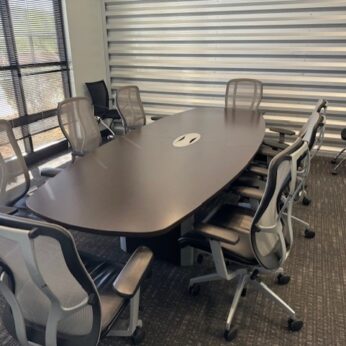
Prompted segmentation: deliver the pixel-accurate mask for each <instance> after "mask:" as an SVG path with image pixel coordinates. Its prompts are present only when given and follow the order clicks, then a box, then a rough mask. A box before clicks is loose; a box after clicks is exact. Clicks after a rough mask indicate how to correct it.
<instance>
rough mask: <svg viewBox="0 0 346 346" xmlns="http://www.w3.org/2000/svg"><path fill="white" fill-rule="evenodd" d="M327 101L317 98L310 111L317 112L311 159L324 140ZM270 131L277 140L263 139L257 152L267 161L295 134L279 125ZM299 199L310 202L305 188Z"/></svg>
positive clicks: (311, 145)
mask: <svg viewBox="0 0 346 346" xmlns="http://www.w3.org/2000/svg"><path fill="white" fill-rule="evenodd" d="M327 107H328V102H327V101H326V100H323V99H321V100H319V101H318V102H317V103H316V106H315V108H314V110H313V111H312V113H311V115H310V117H314V115H315V114H316V113H318V114H319V121H318V123H317V124H315V125H314V126H316V127H315V129H314V132H313V137H312V138H311V142H310V143H309V150H310V160H312V159H313V158H314V157H315V155H316V154H317V153H318V152H319V150H320V148H321V146H322V144H323V140H324V133H325V127H326V112H327ZM308 124H309V118H308V120H307V121H306V122H305V123H304V125H303V126H302V128H301V129H300V130H299V132H298V134H297V136H298V137H301V138H303V137H304V135H305V134H306V131H307V126H308ZM310 125H311V123H310ZM270 130H271V131H273V132H277V133H278V134H279V139H278V140H275V139H274V140H271V139H265V140H264V141H263V145H262V146H261V148H260V150H259V152H258V153H259V154H261V155H264V156H265V157H266V158H267V161H268V160H270V158H271V157H274V156H275V155H276V154H277V153H278V152H280V151H281V150H283V149H285V148H286V147H287V146H288V144H287V143H286V142H285V140H286V138H287V136H291V137H292V136H295V135H296V133H295V132H294V131H291V130H288V129H285V128H280V127H275V128H274V127H272V128H270ZM301 201H302V203H303V204H304V205H309V204H310V203H311V199H310V198H309V197H308V196H307V192H306V189H305V187H304V189H303V190H302V192H301ZM311 235H312V233H311Z"/></svg>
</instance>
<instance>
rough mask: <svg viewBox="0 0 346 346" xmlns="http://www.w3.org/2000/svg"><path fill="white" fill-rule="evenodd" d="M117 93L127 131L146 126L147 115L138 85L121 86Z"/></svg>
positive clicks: (117, 101)
mask: <svg viewBox="0 0 346 346" xmlns="http://www.w3.org/2000/svg"><path fill="white" fill-rule="evenodd" d="M115 95H116V103H117V108H118V110H119V112H120V115H121V117H122V118H123V122H124V126H125V130H126V132H128V131H130V130H133V129H136V128H138V127H141V126H144V125H145V124H146V117H145V113H144V108H143V104H142V100H141V96H140V93H139V89H138V87H136V86H134V85H129V86H125V87H122V88H119V89H117V91H116V94H115Z"/></svg>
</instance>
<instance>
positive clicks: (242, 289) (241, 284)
mask: <svg viewBox="0 0 346 346" xmlns="http://www.w3.org/2000/svg"><path fill="white" fill-rule="evenodd" d="M260 271H262V268H252V269H239V270H237V271H236V272H234V273H232V274H228V275H229V276H228V279H227V280H228V281H231V280H237V287H236V290H235V293H234V297H233V301H232V305H231V308H230V310H229V313H228V316H227V320H226V325H225V332H224V337H225V339H226V340H227V341H231V340H233V339H234V338H235V337H236V335H237V328H236V326H234V325H233V324H232V322H233V319H234V315H235V312H236V310H237V308H238V305H239V302H240V300H241V299H240V298H241V297H244V296H245V295H246V292H247V287H248V286H249V285H251V286H253V287H254V288H256V290H258V291H261V292H263V293H265V294H266V296H267V297H268V298H270V299H271V300H272V301H274V302H275V303H276V304H278V305H279V306H280V307H281V308H282V309H283V310H284V311H285V312H286V313H287V314H288V317H289V318H288V329H289V330H291V331H299V330H300V329H301V328H302V327H303V324H304V323H303V321H301V320H299V319H298V318H297V315H296V312H295V311H294V310H293V309H292V308H291V307H290V306H289V305H288V304H287V303H286V302H285V301H284V300H283V299H281V298H280V297H279V296H278V295H277V294H276V293H275V292H274V291H272V290H271V289H270V288H269V287H268V286H267V285H266V284H265V283H264V282H262V281H261V280H260V278H259V276H258V275H259V273H260ZM222 279H225V278H224V277H223V276H221V275H219V274H218V273H213V274H208V275H204V276H200V277H196V278H193V279H191V280H190V284H189V292H190V294H191V295H194V296H195V295H197V294H198V293H199V291H200V287H199V285H198V283H202V282H209V281H216V280H222Z"/></svg>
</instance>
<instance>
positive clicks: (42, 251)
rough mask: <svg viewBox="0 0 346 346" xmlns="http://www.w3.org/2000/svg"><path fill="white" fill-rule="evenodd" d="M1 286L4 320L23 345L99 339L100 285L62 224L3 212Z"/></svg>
mask: <svg viewBox="0 0 346 346" xmlns="http://www.w3.org/2000/svg"><path fill="white" fill-rule="evenodd" d="M0 238H1V239H0V269H1V274H0V279H1V280H0V281H1V282H0V289H1V293H2V295H3V296H4V297H5V299H6V302H7V304H8V308H7V310H6V311H5V314H4V317H3V319H4V323H5V326H6V327H7V329H8V330H9V331H10V332H11V334H12V335H14V336H15V337H16V338H17V339H18V341H19V342H20V344H21V345H28V344H29V343H28V341H31V342H35V343H37V344H41V345H65V346H72V345H85V346H94V345H96V344H97V343H98V340H99V337H100V326H101V308H100V301H99V298H98V294H97V290H96V288H95V286H94V284H93V281H92V280H91V278H90V276H89V275H88V273H87V271H86V270H85V268H84V266H83V264H82V262H81V259H80V257H79V255H78V253H77V250H76V247H75V244H74V241H73V238H72V236H71V235H70V234H69V232H67V231H66V230H65V229H64V228H62V227H59V226H56V225H51V224H47V223H43V222H39V221H32V220H30V221H29V220H25V219H21V218H15V217H11V218H10V217H8V216H3V215H1V226H0Z"/></svg>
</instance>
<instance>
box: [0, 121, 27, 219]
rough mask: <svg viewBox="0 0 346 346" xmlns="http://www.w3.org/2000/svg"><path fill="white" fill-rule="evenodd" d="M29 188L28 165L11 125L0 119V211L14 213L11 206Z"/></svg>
mask: <svg viewBox="0 0 346 346" xmlns="http://www.w3.org/2000/svg"><path fill="white" fill-rule="evenodd" d="M29 188H30V176H29V171H28V167H27V165H26V163H25V161H24V158H23V155H22V153H21V150H20V148H19V146H18V143H17V141H16V139H15V137H14V134H13V131H12V127H11V125H10V123H9V122H7V121H6V120H0V206H1V211H2V212H6V213H14V212H16V211H17V208H15V207H12V206H13V204H14V203H15V202H17V201H18V200H19V199H20V198H22V197H23V196H24V195H25V194H26V193H27V192H28V191H29Z"/></svg>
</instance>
